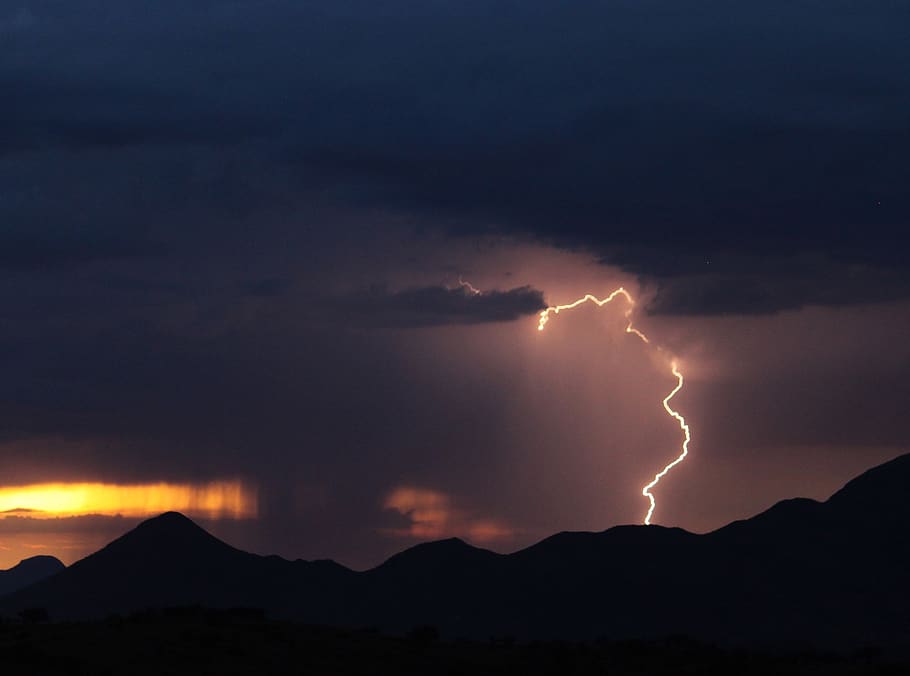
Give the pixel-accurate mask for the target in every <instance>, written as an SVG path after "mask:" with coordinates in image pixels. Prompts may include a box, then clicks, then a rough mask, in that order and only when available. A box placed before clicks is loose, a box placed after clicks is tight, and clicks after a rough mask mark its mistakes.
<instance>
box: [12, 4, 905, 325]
mask: <svg viewBox="0 0 910 676" xmlns="http://www.w3.org/2000/svg"><path fill="white" fill-rule="evenodd" d="M907 12H908V10H907V9H906V8H904V7H902V6H900V5H896V4H894V3H890V2H884V1H874V2H870V3H866V4H864V5H863V7H862V8H861V9H860V8H857V7H856V5H855V3H852V2H847V1H846V0H838V1H837V2H824V3H823V2H816V1H811V2H799V3H784V2H772V3H751V4H746V5H743V4H736V5H730V4H729V3H724V2H719V1H714V0H701V1H699V2H696V3H688V4H686V5H679V4H678V3H672V2H666V1H664V0H661V1H655V2H643V3H642V2H639V3H628V2H612V3H602V2H581V3H571V4H570V5H564V4H560V3H550V2H540V1H537V0H534V1H531V2H527V1H525V2H511V1H504V0H503V1H497V2H439V3H431V4H429V5H426V6H422V7H419V8H418V7H415V6H414V4H413V3H410V2H400V1H398V0H393V1H392V2H389V3H384V4H383V6H382V8H379V7H377V6H376V5H375V4H373V3H368V2H360V1H356V0H343V1H341V2H334V3H325V2H303V3H299V2H295V3H291V2H283V1H279V2H272V3H269V4H268V5H267V6H263V5H261V3H253V2H239V3H231V4H230V5H224V4H219V3H194V5H193V6H192V7H187V6H185V5H183V4H179V3H170V2H164V3H160V2H158V3H148V2H145V1H139V0H134V1H132V2H127V3H119V4H113V3H99V4H98V5H97V6H96V7H94V9H93V10H92V11H82V10H77V9H75V8H70V7H67V6H66V5H62V4H59V3H56V2H34V3H29V5H28V8H27V12H26V14H23V8H22V7H21V6H19V5H17V4H15V3H4V7H3V12H2V16H5V19H4V24H3V25H8V26H10V29H9V30H8V31H7V38H8V39H7V40H6V41H5V43H4V45H3V46H2V47H0V49H2V51H3V53H4V57H5V58H4V59H3V61H2V63H3V64H4V65H3V66H2V67H0V87H2V90H3V91H4V92H6V93H8V94H9V96H8V97H7V98H8V99H9V101H11V102H12V104H11V105H7V106H4V107H3V111H2V112H0V123H2V124H0V129H2V130H3V131H2V135H3V136H2V140H0V144H2V147H3V148H4V149H5V151H6V153H7V154H9V153H10V152H18V153H22V152H26V151H28V150H34V149H54V148H70V149H79V148H111V147H137V146H138V147H149V146H152V147H158V148H168V149H169V152H171V153H172V154H173V156H174V158H175V159H176V158H177V157H179V156H180V155H181V154H182V151H181V150H180V148H187V147H199V146H201V147H205V146H224V145H237V144H249V143H252V142H253V141H255V142H256V143H257V145H256V146H255V147H251V146H247V147H246V150H245V151H243V152H246V153H248V154H250V155H251V156H255V162H257V163H259V162H262V161H265V165H264V168H265V171H266V172H267V174H266V175H268V172H271V173H272V174H273V175H274V177H275V178H278V177H281V180H285V176H286V175H290V176H295V177H296V178H293V179H291V180H292V182H296V183H297V185H296V186H295V189H296V191H297V192H298V193H300V192H311V191H317V192H318V194H319V195H321V196H322V198H326V197H330V198H331V199H334V200H336V201H340V202H343V203H345V204H354V203H358V204H361V205H366V206H369V207H371V208H379V209H384V210H388V209H393V210H400V211H403V212H410V213H415V212H416V213H419V214H421V218H425V219H432V220H433V221H435V222H436V223H437V224H445V225H447V227H449V229H450V231H451V232H453V233H478V232H489V231H491V229H492V230H497V231H500V232H501V231H503V230H506V231H511V232H518V233H529V234H532V235H534V236H537V237H540V238H543V239H545V240H547V241H552V242H555V243H557V244H561V245H567V246H583V247H589V248H593V249H594V250H596V251H598V252H600V253H601V254H602V255H603V256H604V257H605V259H606V260H608V261H610V262H613V263H615V264H618V265H621V266H623V267H625V268H626V269H628V270H630V271H632V272H634V273H636V274H640V275H642V276H643V277H645V278H651V279H656V280H659V281H661V283H662V284H663V286H665V287H667V289H668V291H667V294H666V295H665V297H664V301H663V302H661V303H660V304H658V306H657V307H656V309H658V310H660V311H670V312H687V313H688V312H695V313H714V312H740V311H741V312H767V311H774V310H777V309H783V308H786V307H791V306H792V305H794V304H796V305H802V304H806V303H823V304H824V303H840V302H845V301H846V302H853V301H852V299H850V298H845V296H843V295H829V294H826V293H824V291H820V290H819V289H823V288H824V287H825V286H826V284H827V282H828V280H830V279H831V278H837V279H839V280H845V279H848V278H850V276H851V275H853V274H854V270H855V268H856V266H867V267H871V268H873V270H874V272H873V274H870V275H867V276H860V278H859V279H858V281H855V284H857V285H862V286H863V287H864V293H863V294H862V296H863V297H864V298H865V297H876V298H891V297H894V296H900V297H906V296H907V293H908V284H907V280H906V274H905V271H906V269H908V268H910V266H908V265H907V260H906V251H907V250H908V247H907V246H905V244H906V240H905V236H904V234H903V229H904V226H905V224H906V223H907V222H908V220H910V202H908V198H907V192H906V188H905V186H906V184H907V182H908V173H907V169H906V163H905V161H904V158H905V157H906V156H907V155H908V154H910V135H908V133H907V130H906V124H905V122H906V120H905V119H904V118H905V114H904V113H905V111H906V110H907V109H908V108H910V76H908V74H907V69H906V68H903V64H904V63H906V61H907V59H908V58H910V47H908V46H907V45H908V43H907V41H906V39H905V38H906V35H905V33H904V31H903V30H902V26H904V25H906V23H907V21H908V20H910V16H908V13H907ZM23 17H25V18H26V19H27V20H24V19H23ZM64 55H66V56H64ZM251 159H252V158H251ZM260 169H261V167H260ZM286 172H290V174H286ZM161 180H167V181H169V182H173V180H174V177H167V178H165V177H162V179H161ZM241 194H242V193H241ZM250 197H251V196H250V195H247V198H246V199H249V198H250ZM235 199H237V198H236V197H235ZM240 199H241V200H243V199H244V198H243V197H240ZM15 216H16V214H15V213H13V214H12V218H13V219H14V220H15ZM123 216H125V214H117V213H108V214H107V215H106V216H105V218H114V219H117V218H121V217H123ZM82 227H88V228H91V227H94V226H92V225H86V226H82ZM101 227H104V226H103V225H102V226H101ZM744 254H745V255H748V256H751V257H753V258H756V259H758V260H760V261H761V262H762V263H763V264H764V265H769V266H772V267H774V266H776V265H778V264H779V263H781V262H784V263H785V262H786V261H787V260H788V259H789V258H790V257H792V256H806V255H809V256H815V257H817V258H818V259H819V260H820V261H821V264H820V265H819V266H818V267H817V269H816V270H815V271H814V274H813V275H812V277H811V279H803V280H800V283H799V284H796V285H795V286H794V287H793V288H787V289H785V290H784V289H765V290H763V291H762V292H761V293H754V292H753V293H739V294H726V292H725V290H726V289H728V288H730V287H731V286H733V287H737V286H740V287H750V288H753V289H754V287H755V284H754V283H752V282H751V281H750V279H749V276H748V274H747V275H746V278H745V279H732V280H731V279H730V276H731V274H726V275H725V274H720V275H715V274H714V273H713V272H712V271H711V269H709V268H708V266H716V265H717V264H718V263H721V264H723V261H724V259H733V260H740V259H741V258H742V256H743V255H744ZM732 276H733V277H738V275H737V274H736V271H735V270H733V272H732ZM691 277H694V278H695V280H694V281H692V280H689V278H691ZM693 284H694V285H696V286H697V287H698V288H701V289H704V292H703V293H701V294H699V293H696V294H694V296H695V297H694V298H693V297H691V296H688V297H687V299H681V297H682V296H684V295H687V294H686V292H687V290H688V289H689V288H691V287H692V285H693ZM702 296H703V297H704V298H705V301H704V302H703V303H700V302H699V301H698V298H700V297H702ZM678 298H680V300H677V299H678Z"/></svg>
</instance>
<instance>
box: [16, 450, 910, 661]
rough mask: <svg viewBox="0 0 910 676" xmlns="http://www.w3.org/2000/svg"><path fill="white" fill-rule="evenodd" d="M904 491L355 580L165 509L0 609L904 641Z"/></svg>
mask: <svg viewBox="0 0 910 676" xmlns="http://www.w3.org/2000/svg"><path fill="white" fill-rule="evenodd" d="M908 487H910V455H907V456H903V457H901V458H898V459H896V460H894V461H892V462H889V463H887V464H885V465H882V466H880V467H877V468H875V469H873V470H871V471H869V472H867V473H866V474H864V475H862V476H860V477H858V478H857V479H855V480H853V481H851V482H850V483H849V484H847V486H845V487H844V488H843V489H842V490H841V491H839V492H838V493H836V494H835V495H834V496H832V497H831V499H829V500H828V501H827V502H824V503H818V502H814V501H811V500H790V501H785V502H782V503H779V504H778V505H775V506H774V507H772V508H771V509H769V510H768V511H767V512H764V513H762V514H759V515H758V516H756V517H754V518H752V519H749V520H746V521H740V522H736V523H733V524H731V525H729V526H727V527H725V528H722V529H720V530H718V531H715V532H713V533H709V534H707V535H693V534H691V533H687V532H685V531H682V530H679V529H668V528H661V527H656V526H649V527H644V526H623V527H617V528H612V529H610V530H607V531H605V532H602V533H561V534H558V535H554V536H553V537H550V538H548V539H546V540H544V541H542V542H540V543H538V544H536V545H534V546H532V547H529V548H528V549H525V550H522V551H520V552H516V553H514V554H510V555H498V554H494V553H492V552H489V551H485V550H482V549H477V548H475V547H472V546H470V545H468V544H466V543H464V542H462V541H460V540H455V539H452V540H444V541H441V542H434V543H428V544H424V545H419V546H417V547H414V548H412V549H409V550H407V551H405V552H402V553H401V554H398V555H396V556H394V557H392V558H391V559H389V560H388V561H387V562H385V563H384V564H382V565H381V566H379V567H377V568H375V569H373V570H370V571H367V572H364V573H356V572H353V571H350V570H348V569H346V568H344V567H342V566H339V565H337V564H334V563H331V562H304V561H293V562H292V561H286V560H283V559H280V558H277V557H259V556H255V555H252V554H248V553H245V552H242V551H239V550H236V549H234V548H232V547H230V546H228V545H226V544H224V543H223V542H221V541H219V540H217V539H215V538H214V537H212V536H211V535H209V534H208V533H206V532H205V531H203V530H202V529H201V528H199V527H198V526H196V525H195V524H193V523H192V522H191V521H190V520H189V519H186V518H185V517H183V516H181V515H179V514H173V513H172V514H165V515H162V516H160V517H157V518H155V519H151V520H150V521H147V522H145V523H143V524H142V525H140V526H139V527H138V528H136V529H135V530H134V531H132V532H130V533H128V534H127V535H125V536H124V537H122V538H120V539H119V540H116V541H115V542H113V543H111V544H110V545H108V546H107V547H106V548H105V549H103V550H101V551H100V552H97V553H95V554H93V555H92V556H90V557H88V558H86V559H84V560H82V561H80V562H78V563H76V564H74V565H73V566H71V567H70V568H68V569H67V570H66V571H64V572H62V573H60V574H58V575H56V576H54V577H52V578H50V579H47V580H44V581H42V582H39V583H37V584H35V585H32V586H31V587H29V588H27V589H24V590H21V591H19V592H17V593H15V594H13V595H11V596H8V597H6V598H5V599H3V600H0V611H5V612H6V613H7V614H13V613H16V612H17V611H19V610H21V609H23V608H26V607H42V608H46V609H47V610H48V611H49V613H50V615H51V617H53V618H86V617H88V618H90V617H105V616H107V615H109V614H111V613H127V612H131V611H134V610H138V609H141V608H148V607H167V606H180V605H193V604H198V605H203V606H208V607H221V608H229V607H237V606H246V607H257V608H262V609H265V610H266V611H267V612H268V613H269V614H270V615H271V616H273V617H278V618H294V619H297V620H302V621H305V622H312V623H321V624H334V625H343V626H354V627H356V626H374V627H377V628H381V629H384V630H389V631H398V632H406V631H408V630H410V629H411V628H413V627H414V626H418V625H433V626H435V627H438V628H439V629H440V630H441V631H442V632H443V634H444V635H448V636H466V637H482V638H483V637H487V636H491V635H496V636H506V635H509V636H515V637H518V638H544V639H572V640H584V639H595V638H598V637H609V638H611V639H628V638H654V637H660V636H667V635H678V634H683V635H689V636H693V637H698V638H701V639H708V640H716V641H721V642H724V643H728V644H753V645H754V644H788V645H793V644H800V645H809V644H815V645H820V646H835V647H839V648H852V647H856V646H862V645H867V644H879V645H892V646H897V645H910V602H908V601H910V576H908V574H907V571H910V529H908V523H910V521H908V517H910V488H908Z"/></svg>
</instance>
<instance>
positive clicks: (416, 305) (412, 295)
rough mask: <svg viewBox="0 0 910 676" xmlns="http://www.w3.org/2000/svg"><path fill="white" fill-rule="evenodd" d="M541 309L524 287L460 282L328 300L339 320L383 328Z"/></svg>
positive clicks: (500, 317) (507, 316) (538, 297)
mask: <svg viewBox="0 0 910 676" xmlns="http://www.w3.org/2000/svg"><path fill="white" fill-rule="evenodd" d="M546 307H547V304H546V303H545V302H544V299H543V293H542V292H541V291H538V290H537V289H532V288H531V287H529V286H523V287H520V288H517V289H509V290H508V291H484V292H472V291H470V290H469V289H468V287H462V286H458V287H455V288H449V287H445V286H427V287H421V288H413V289H404V290H401V291H389V290H387V289H377V288H373V289H369V290H367V291H363V292H360V293H354V294H350V295H348V296H347V297H345V298H337V299H334V300H333V301H331V303H330V305H329V308H330V312H332V314H334V315H335V316H337V317H338V319H339V320H341V321H347V322H349V323H350V324H352V325H355V326H356V325H361V326H362V325H367V326H374V327H384V328H390V327H421V326H444V325H446V324H479V323H484V322H503V321H510V320H514V319H518V318H519V317H527V316H529V315H533V314H535V313H537V312H539V311H540V310H543V309H544V308H546Z"/></svg>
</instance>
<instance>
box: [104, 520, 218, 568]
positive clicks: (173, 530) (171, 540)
mask: <svg viewBox="0 0 910 676" xmlns="http://www.w3.org/2000/svg"><path fill="white" fill-rule="evenodd" d="M224 549H228V550H233V547H231V546H230V545H228V544H226V543H224V542H222V541H221V540H219V539H218V538H216V537H215V536H214V535H212V534H211V533H209V532H208V531H207V530H205V529H204V528H202V527H201V526H199V525H198V524H197V523H195V522H194V521H193V520H192V519H190V518H188V517H186V516H184V515H183V514H181V513H180V512H165V513H164V514H161V515H159V516H156V517H153V518H151V519H148V520H146V521H143V522H142V523H140V524H139V525H138V526H136V527H135V528H134V529H133V530H131V531H130V532H128V533H126V534H125V535H123V536H122V537H120V538H118V539H117V540H114V541H113V542H112V543H110V544H109V545H108V546H107V547H105V548H104V549H103V550H101V552H99V554H100V553H102V552H119V553H126V552H130V553H132V554H133V555H142V554H143V553H147V554H149V555H153V556H155V557H160V556H162V555H164V554H172V555H177V556H185V555H187V554H192V553H201V552H203V551H213V550H224Z"/></svg>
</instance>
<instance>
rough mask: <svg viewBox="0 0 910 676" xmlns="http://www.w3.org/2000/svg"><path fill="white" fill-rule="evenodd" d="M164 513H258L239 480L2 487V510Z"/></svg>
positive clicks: (47, 514) (134, 514)
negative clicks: (195, 482)
mask: <svg viewBox="0 0 910 676" xmlns="http://www.w3.org/2000/svg"><path fill="white" fill-rule="evenodd" d="M167 511H178V512H184V513H185V514H188V515H192V516H199V517H205V518H213V519H215V518H233V519H241V518H252V517H255V516H256V515H257V513H258V500H257V493H256V491H255V489H252V488H250V487H249V486H247V485H246V484H244V483H242V482H240V481H215V482H210V483H200V484H188V483H187V484H177V483H163V482H162V483H148V484H123V485H121V484H105V483H44V484H32V485H27V486H4V487H0V513H3V512H6V513H27V514H28V515H29V516H31V517H34V518H43V517H61V516H82V515H86V514H102V515H120V516H126V517H145V516H152V515H155V514H160V513H161V512H167Z"/></svg>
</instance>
